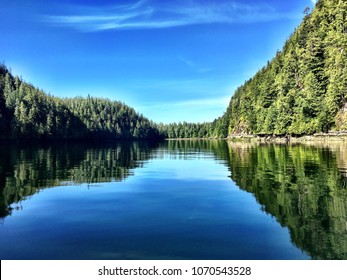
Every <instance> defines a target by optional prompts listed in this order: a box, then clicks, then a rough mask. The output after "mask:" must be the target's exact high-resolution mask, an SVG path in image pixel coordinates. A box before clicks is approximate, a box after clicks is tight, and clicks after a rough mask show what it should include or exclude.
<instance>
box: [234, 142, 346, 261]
mask: <svg viewBox="0 0 347 280" xmlns="http://www.w3.org/2000/svg"><path fill="white" fill-rule="evenodd" d="M228 145H229V147H228V165H229V167H230V169H231V178H232V180H234V181H235V182H236V184H237V185H238V186H239V187H240V188H241V189H243V190H245V191H248V192H251V193H253V194H254V196H255V197H256V199H257V201H258V202H259V203H260V204H261V205H262V207H263V210H264V211H266V212H267V213H270V214H271V215H273V216H274V217H276V219H277V221H278V222H279V223H280V224H281V225H282V226H285V227H288V228H289V230H290V234H291V239H292V242H294V243H295V244H296V245H297V246H298V247H299V248H301V249H303V250H305V251H306V252H307V253H308V254H309V255H311V256H312V257H313V258H314V259H347V189H346V182H347V178H346V176H345V174H346V173H345V172H344V170H346V158H347V157H346V156H347V155H346V151H347V149H346V148H347V147H346V145H344V144H335V145H329V146H322V145H320V146H317V145H293V146H289V147H287V146H279V145H260V146H259V145H250V144H240V143H228Z"/></svg>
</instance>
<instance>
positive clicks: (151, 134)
mask: <svg viewBox="0 0 347 280" xmlns="http://www.w3.org/2000/svg"><path fill="white" fill-rule="evenodd" d="M0 131H1V134H0V139H37V140H50V139H54V140H56V139H66V140H68V139H85V140H90V139H152V138H158V137H159V133H158V130H157V128H155V125H154V123H152V122H151V121H149V120H148V119H147V118H145V117H143V116H142V115H139V114H137V113H136V112H135V110H134V109H132V108H130V107H128V106H126V105H125V104H123V103H120V102H116V101H111V100H109V99H101V98H93V97H90V96H88V97H87V98H81V97H76V98H66V99H61V98H56V97H53V96H51V95H49V94H46V93H45V92H44V91H42V90H39V89H38V88H36V87H34V86H33V85H31V84H29V83H26V82H24V81H22V80H21V79H20V78H19V77H14V76H13V75H12V74H11V73H10V71H9V70H8V69H7V68H6V67H5V66H4V65H0Z"/></svg>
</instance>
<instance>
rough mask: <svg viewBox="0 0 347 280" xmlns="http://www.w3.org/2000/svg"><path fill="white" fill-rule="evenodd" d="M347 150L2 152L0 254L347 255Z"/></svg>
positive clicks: (238, 147) (190, 147) (169, 146)
mask: <svg viewBox="0 0 347 280" xmlns="http://www.w3.org/2000/svg"><path fill="white" fill-rule="evenodd" d="M346 153H347V147H346V146H345V145H342V144H340V145H334V146H308V145H297V146H279V145H261V146H259V145H251V144H241V143H228V142H225V141H168V142H163V143H159V144H149V143H143V142H132V143H128V144H122V143H104V144H99V145H82V144H65V145H53V146H52V145H47V146H23V147H21V146H11V145H6V146H4V145H2V146H0V155H1V156H0V191H1V193H0V195H1V196H0V258H1V259H347V155H346Z"/></svg>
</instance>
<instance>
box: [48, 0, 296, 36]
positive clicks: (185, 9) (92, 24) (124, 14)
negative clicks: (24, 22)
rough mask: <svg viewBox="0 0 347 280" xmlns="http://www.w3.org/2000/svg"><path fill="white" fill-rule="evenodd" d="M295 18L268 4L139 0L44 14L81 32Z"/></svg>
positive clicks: (52, 21) (51, 21) (54, 21)
mask: <svg viewBox="0 0 347 280" xmlns="http://www.w3.org/2000/svg"><path fill="white" fill-rule="evenodd" d="M292 17H296V15H293V14H285V13H280V12H277V11H276V10H274V9H273V8H272V7H270V6H268V5H247V4H242V3H238V2H224V3H222V2H219V3H218V4H217V3H215V4H204V5H202V4H197V3H192V2H188V3H187V1H183V2H182V3H181V4H180V5H178V4H177V2H175V4H168V3H165V5H164V4H162V5H158V4H154V3H152V2H151V1H150V0H141V1H138V2H135V3H133V4H130V5H116V6H108V7H104V8H103V9H101V8H100V7H94V8H93V7H89V8H80V9H78V13H77V14H68V15H47V16H45V17H44V20H45V21H48V22H50V23H53V24H56V25H59V26H66V27H70V28H75V29H78V30H81V31H102V30H111V29H115V30H121V29H160V28H170V27H178V26H186V25H197V24H209V23H229V24H230V23H238V22H246V23H250V22H260V21H273V20H277V19H281V18H292Z"/></svg>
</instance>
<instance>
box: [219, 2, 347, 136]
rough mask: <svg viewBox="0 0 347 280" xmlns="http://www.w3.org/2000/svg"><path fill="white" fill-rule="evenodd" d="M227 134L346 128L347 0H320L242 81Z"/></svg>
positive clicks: (228, 115) (229, 113)
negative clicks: (263, 63) (273, 52)
mask: <svg viewBox="0 0 347 280" xmlns="http://www.w3.org/2000/svg"><path fill="white" fill-rule="evenodd" d="M223 118H224V119H225V120H226V121H227V122H228V123H229V124H228V134H229V135H233V134H267V135H268V134H275V135H286V134H290V135H307V134H313V133H316V132H328V131H331V130H337V131H340V130H346V129H347V1H344V0H320V1H318V3H317V4H316V6H315V8H314V9H313V11H312V13H310V12H309V11H307V10H306V16H305V17H304V19H303V22H302V23H301V25H300V26H299V27H298V28H297V29H296V30H295V32H294V33H293V34H292V35H291V36H290V38H289V39H288V40H287V42H286V43H285V45H284V47H283V49H282V51H278V52H277V54H276V56H275V57H274V58H273V59H272V61H270V62H268V64H267V65H266V66H265V67H264V68H262V69H261V70H260V71H259V72H258V73H257V74H256V75H255V76H254V77H253V78H251V79H250V80H248V81H246V82H245V84H244V85H243V86H241V87H239V88H238V89H237V90H236V92H235V94H234V95H233V97H232V98H231V101H230V104H229V107H228V108H227V111H226V114H225V115H224V116H223Z"/></svg>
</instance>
